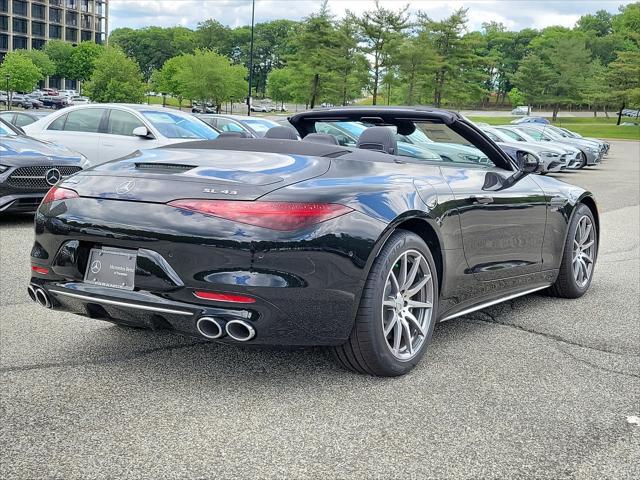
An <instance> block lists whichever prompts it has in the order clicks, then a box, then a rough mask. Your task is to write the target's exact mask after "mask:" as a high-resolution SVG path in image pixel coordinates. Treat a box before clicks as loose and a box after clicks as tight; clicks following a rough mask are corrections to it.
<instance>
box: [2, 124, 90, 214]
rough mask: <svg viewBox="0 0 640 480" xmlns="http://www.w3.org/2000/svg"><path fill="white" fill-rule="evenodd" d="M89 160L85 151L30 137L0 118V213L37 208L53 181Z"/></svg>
mask: <svg viewBox="0 0 640 480" xmlns="http://www.w3.org/2000/svg"><path fill="white" fill-rule="evenodd" d="M85 164H86V160H85V158H84V157H83V156H82V155H81V154H79V153H75V152H72V151H71V150H69V149H67V148H65V147H62V146H59V145H55V144H53V143H50V142H45V141H41V140H36V139H35V138H31V137H27V136H26V135H24V134H23V133H22V132H21V131H20V130H19V129H17V128H16V127H14V126H13V125H11V124H10V123H8V122H6V121H5V120H3V119H2V118H0V214H2V213H7V212H33V211H35V210H36V208H38V205H39V204H40V202H41V201H42V199H43V198H44V196H45V194H46V193H47V191H48V190H49V189H50V188H51V187H52V186H53V185H55V184H56V183H58V182H59V181H61V180H65V179H67V178H68V177H69V176H70V175H73V174H74V173H76V172H79V171H80V170H82V168H83V166H84V165H85Z"/></svg>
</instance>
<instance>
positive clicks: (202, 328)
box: [196, 317, 224, 340]
mask: <svg viewBox="0 0 640 480" xmlns="http://www.w3.org/2000/svg"><path fill="white" fill-rule="evenodd" d="M196 328H197V329H198V332H200V335H202V336H203V337H205V338H209V339H212V340H214V339H216V338H220V337H222V336H223V335H224V327H223V324H222V323H221V322H220V321H219V320H216V319H215V318H213V317H200V318H199V319H198V321H197V322H196Z"/></svg>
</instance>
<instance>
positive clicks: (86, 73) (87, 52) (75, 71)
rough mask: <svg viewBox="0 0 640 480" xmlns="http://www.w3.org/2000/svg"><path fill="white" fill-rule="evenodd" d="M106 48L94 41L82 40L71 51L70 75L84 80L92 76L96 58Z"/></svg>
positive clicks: (75, 78)
mask: <svg viewBox="0 0 640 480" xmlns="http://www.w3.org/2000/svg"><path fill="white" fill-rule="evenodd" d="M103 50H104V47H103V46H102V45H98V44H97V43H94V42H80V44H79V45H78V46H76V47H74V49H73V51H72V52H71V59H70V62H69V64H70V65H69V77H68V78H73V79H74V80H79V81H81V82H84V81H86V80H89V78H91V75H92V74H93V69H94V68H95V63H96V60H97V59H98V58H99V57H100V55H101V54H102V52H103Z"/></svg>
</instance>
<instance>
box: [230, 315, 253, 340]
mask: <svg viewBox="0 0 640 480" xmlns="http://www.w3.org/2000/svg"><path fill="white" fill-rule="evenodd" d="M225 330H226V331H227V335H229V336H230V337H231V338H233V339H234V340H236V341H238V342H248V341H249V340H251V339H252V338H253V337H255V336H256V330H255V329H254V328H253V327H252V326H251V325H249V324H248V323H247V322H244V321H242V320H231V321H230V322H227V325H226V326H225Z"/></svg>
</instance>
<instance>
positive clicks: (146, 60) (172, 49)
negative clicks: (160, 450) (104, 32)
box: [109, 27, 195, 80]
mask: <svg viewBox="0 0 640 480" xmlns="http://www.w3.org/2000/svg"><path fill="white" fill-rule="evenodd" d="M109 44H110V45H112V46H118V47H120V48H121V49H122V50H123V51H124V52H125V53H126V54H127V56H129V57H131V58H133V59H134V60H135V61H136V62H137V63H138V65H139V67H140V70H141V71H142V74H143V76H144V78H145V80H148V79H149V78H151V75H152V73H153V71H154V70H160V69H161V68H162V65H164V62H166V61H167V60H168V59H169V58H171V57H175V56H177V55H180V54H182V53H191V52H193V50H194V48H195V40H194V34H193V31H192V30H190V29H188V28H185V27H170V28H162V27H145V28H141V29H138V30H134V29H132V28H117V29H115V30H114V31H113V32H111V34H110V35H109Z"/></svg>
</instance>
